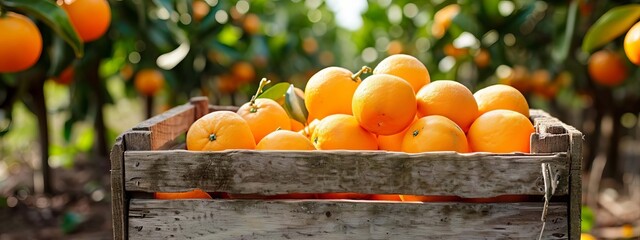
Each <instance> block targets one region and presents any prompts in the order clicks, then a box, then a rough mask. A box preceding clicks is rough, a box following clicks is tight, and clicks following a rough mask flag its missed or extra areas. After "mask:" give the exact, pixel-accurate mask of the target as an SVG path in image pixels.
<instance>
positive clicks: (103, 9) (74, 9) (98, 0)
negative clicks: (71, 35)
mask: <svg viewBox="0 0 640 240" xmlns="http://www.w3.org/2000/svg"><path fill="white" fill-rule="evenodd" d="M62 2H63V4H62V8H63V9H64V10H65V11H66V12H67V15H69V19H70V20H71V24H73V27H74V28H75V30H76V32H77V33H78V35H79V36H80V38H81V39H82V41H84V42H91V41H93V40H96V39H98V38H100V37H102V35H104V33H106V32H107V29H109V24H111V8H109V2H108V1H107V0H64V1H62Z"/></svg>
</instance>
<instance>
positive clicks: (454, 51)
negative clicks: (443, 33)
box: [443, 43, 469, 58]
mask: <svg viewBox="0 0 640 240" xmlns="http://www.w3.org/2000/svg"><path fill="white" fill-rule="evenodd" d="M443 51H444V54H446V55H447V56H450V57H454V58H461V57H464V56H466V55H468V54H469V49H468V48H457V47H455V46H453V44H451V43H449V44H447V45H445V46H444V49H443Z"/></svg>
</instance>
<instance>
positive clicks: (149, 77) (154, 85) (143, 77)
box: [134, 69, 164, 96]
mask: <svg viewBox="0 0 640 240" xmlns="http://www.w3.org/2000/svg"><path fill="white" fill-rule="evenodd" d="M134 81H135V82H134V84H135V87H136V89H137V90H138V92H140V94H142V95H145V96H153V95H156V93H158V92H159V91H160V89H162V87H163V86H164V76H163V75H162V73H161V72H160V71H158V70H155V69H142V70H140V71H139V72H138V74H136V79H135V80H134Z"/></svg>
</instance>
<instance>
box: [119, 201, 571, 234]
mask: <svg viewBox="0 0 640 240" xmlns="http://www.w3.org/2000/svg"><path fill="white" fill-rule="evenodd" d="M541 211H542V203H492V204H478V203H476V204H469V203H424V204H423V203H394V202H367V203H364V202H357V201H251V200H245V201H242V200H226V201H225V200H183V201H162V200H141V199H134V200H132V201H131V208H130V212H129V218H130V224H129V237H130V239H166V238H169V239H537V236H538V234H539V232H540V228H541V227H542V223H541V222H540V214H541ZM566 212H567V208H566V205H563V204H558V203H552V204H551V205H550V208H549V215H548V223H547V226H546V228H545V234H544V237H543V239H567V235H568V227H567V222H568V221H567V219H566Z"/></svg>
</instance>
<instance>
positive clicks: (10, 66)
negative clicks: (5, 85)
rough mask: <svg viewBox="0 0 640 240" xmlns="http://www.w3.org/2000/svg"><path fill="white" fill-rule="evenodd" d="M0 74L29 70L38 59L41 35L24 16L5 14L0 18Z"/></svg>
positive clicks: (40, 49) (11, 13) (40, 48)
mask: <svg viewBox="0 0 640 240" xmlns="http://www.w3.org/2000/svg"><path fill="white" fill-rule="evenodd" d="M0 32H2V34H0V73H13V72H19V71H24V70H26V69H27V68H30V67H31V66H33V65H34V64H36V62H37V61H38V58H40V53H41V52H42V35H41V34H40V30H38V27H36V25H35V24H34V23H33V21H31V19H29V18H28V17H25V16H24V15H20V14H17V13H14V12H7V13H6V14H5V15H4V16H0Z"/></svg>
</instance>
